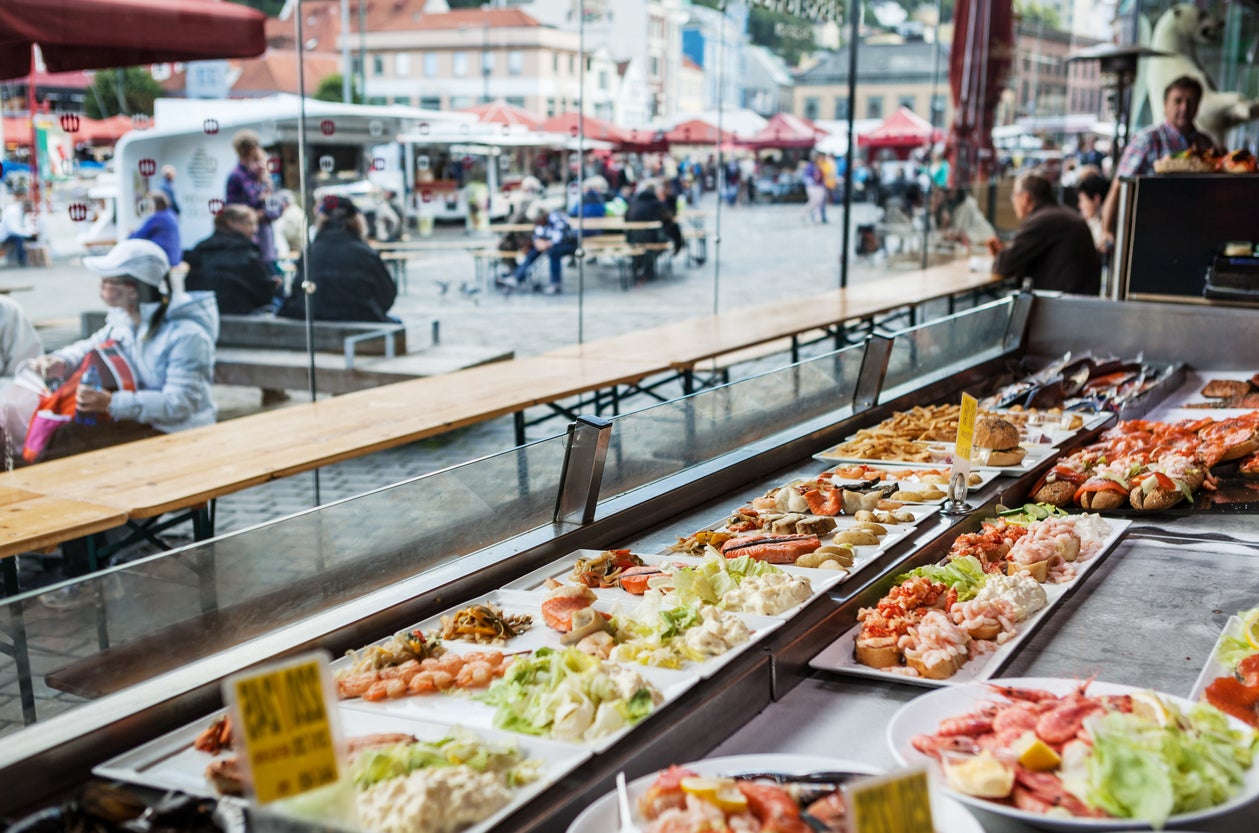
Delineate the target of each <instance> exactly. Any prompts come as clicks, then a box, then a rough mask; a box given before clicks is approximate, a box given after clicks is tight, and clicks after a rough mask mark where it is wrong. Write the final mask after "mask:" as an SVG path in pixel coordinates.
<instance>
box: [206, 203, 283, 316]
mask: <svg viewBox="0 0 1259 833" xmlns="http://www.w3.org/2000/svg"><path fill="white" fill-rule="evenodd" d="M257 230H258V219H257V216H256V214H255V213H254V211H253V209H251V208H248V207H247V206H243V205H228V206H224V207H223V210H222V211H220V212H219V214H218V216H217V217H215V218H214V234H212V235H210V236H209V237H207V238H206V239H205V240H202V241H201V242H200V243H198V244H197V245H196V247H195V248H192V249H189V250H188V251H186V252H184V260H186V261H187V262H188V266H189V267H190V268H189V270H188V276H187V277H186V278H184V287H185V288H187V289H189V290H194V289H204V290H208V291H210V292H213V293H214V296H215V298H216V299H217V300H218V303H219V314H221V315H249V314H250V313H252V312H258V311H262V310H269V309H270V307H271V299H272V297H273V296H274V295H275V290H276V288H277V287H278V286H279V283H280V279H279V278H276V277H272V275H271V273H270V270H269V269H267V267H266V266H264V265H263V263H262V253H261V252H260V251H259V249H258V246H257V244H256V243H254V241H253V237H254V234H255V232H257Z"/></svg>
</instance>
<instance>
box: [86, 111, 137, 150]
mask: <svg viewBox="0 0 1259 833" xmlns="http://www.w3.org/2000/svg"><path fill="white" fill-rule="evenodd" d="M134 128H135V125H134V124H133V123H132V121H131V116H123V115H117V116H110V117H109V118H107V119H89V118H86V117H85V118H82V119H80V120H79V129H78V130H77V131H75V133H74V141H75V142H77V143H80V144H96V143H99V144H105V145H112V144H114V143H116V142H117V141H118V140H119V139H121V138H122V135H123V134H124V133H126V132H127V131H128V130H133V129H134Z"/></svg>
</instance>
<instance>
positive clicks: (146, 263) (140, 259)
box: [83, 240, 170, 289]
mask: <svg viewBox="0 0 1259 833" xmlns="http://www.w3.org/2000/svg"><path fill="white" fill-rule="evenodd" d="M83 265H84V266H85V267H87V268H88V269H90V270H91V271H93V272H95V273H96V274H98V275H100V276H101V277H102V278H120V277H127V278H135V279H136V280H138V281H139V282H140V283H147V284H148V285H149V286H152V287H156V288H158V289H160V288H161V287H162V278H164V277H166V273H167V272H169V271H170V261H169V260H168V259H167V257H166V252H164V251H162V247H161V246H159V245H157V244H156V243H154V242H153V241H151V240H124V241H122V242H121V243H119V244H118V245H117V246H114V247H113V248H112V249H110V250H109V253H108V254H104V255H101V256H99V257H85V258H83Z"/></svg>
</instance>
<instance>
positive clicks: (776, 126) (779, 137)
mask: <svg viewBox="0 0 1259 833" xmlns="http://www.w3.org/2000/svg"><path fill="white" fill-rule="evenodd" d="M827 135H829V134H828V133H827V131H825V130H823V129H822V128H820V127H818V126H817V125H816V124H814V123H813V122H811V121H809V120H808V119H802V118H800V117H799V116H793V115H792V114H791V113H775V114H774V115H772V116H770V117H769V123H768V124H766V125H765V126H764V127H762V128H761V129H760V130H758V131H756V132H755V133H753V134H752V135H751V136H750V137H749V138H747V139H745V140H744V141H743V142H742V145H743V146H744V147H747V148H751V149H752V150H765V149H766V148H782V149H787V148H800V149H803V148H811V147H813V145H814V144H816V143H817V141H818V139H821V138H822V137H823V136H827Z"/></svg>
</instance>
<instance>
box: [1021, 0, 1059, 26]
mask: <svg viewBox="0 0 1259 833" xmlns="http://www.w3.org/2000/svg"><path fill="white" fill-rule="evenodd" d="M1014 13H1015V14H1016V15H1018V16H1019V17H1021V18H1022V19H1023V22H1024V23H1025V24H1026V23H1043V24H1045V28H1047V29H1060V28H1062V15H1061V14H1059V12H1058V10H1057V9H1056V8H1054V7H1053V6H1050V5H1048V4H1046V3H1037V2H1036V0H1014Z"/></svg>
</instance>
